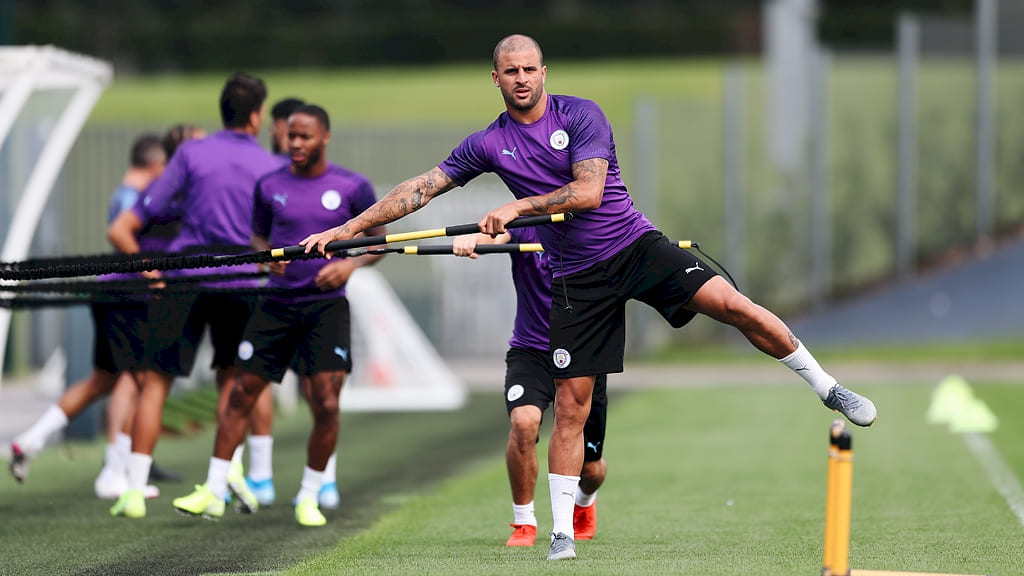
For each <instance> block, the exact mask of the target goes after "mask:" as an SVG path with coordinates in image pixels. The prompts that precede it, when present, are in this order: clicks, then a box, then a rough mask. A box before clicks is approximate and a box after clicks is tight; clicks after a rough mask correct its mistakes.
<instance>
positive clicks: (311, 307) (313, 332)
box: [235, 297, 352, 382]
mask: <svg viewBox="0 0 1024 576" xmlns="http://www.w3.org/2000/svg"><path fill="white" fill-rule="evenodd" d="M351 341H352V328H351V318H350V315H349V306H348V300H347V299H346V298H345V297H340V298H329V299H324V300H314V301H310V302H301V303H284V302H279V301H276V300H273V299H267V300H264V301H262V302H260V304H259V306H257V308H256V310H255V311H254V312H253V314H252V317H251V318H249V323H248V325H246V327H245V333H244V334H243V335H242V341H241V343H240V344H239V345H238V355H237V358H236V359H235V365H236V366H237V367H238V368H240V369H242V370H245V371H246V372H251V373H253V374H256V375H257V376H260V377H263V378H266V379H267V380H269V381H271V382H280V381H281V378H283V377H284V373H285V371H287V370H288V367H289V365H293V366H294V368H295V370H296V372H297V373H298V374H299V376H309V375H312V374H316V373H320V372H351V371H352V344H351Z"/></svg>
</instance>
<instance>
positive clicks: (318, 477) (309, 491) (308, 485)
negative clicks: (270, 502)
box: [295, 466, 324, 502]
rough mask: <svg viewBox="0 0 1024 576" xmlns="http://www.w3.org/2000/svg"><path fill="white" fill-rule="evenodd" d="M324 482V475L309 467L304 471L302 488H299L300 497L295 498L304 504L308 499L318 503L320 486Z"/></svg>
mask: <svg viewBox="0 0 1024 576" xmlns="http://www.w3.org/2000/svg"><path fill="white" fill-rule="evenodd" d="M323 482H324V473H323V472H317V471H316V470H313V469H312V468H310V467H309V466H306V467H304V468H303V469H302V487H301V488H299V495H298V496H296V497H295V501H296V502H302V501H303V500H305V499H306V498H311V499H313V500H314V501H316V499H317V497H318V496H319V495H320V486H321V485H323Z"/></svg>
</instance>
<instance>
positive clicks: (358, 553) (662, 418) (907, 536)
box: [0, 381, 1024, 576]
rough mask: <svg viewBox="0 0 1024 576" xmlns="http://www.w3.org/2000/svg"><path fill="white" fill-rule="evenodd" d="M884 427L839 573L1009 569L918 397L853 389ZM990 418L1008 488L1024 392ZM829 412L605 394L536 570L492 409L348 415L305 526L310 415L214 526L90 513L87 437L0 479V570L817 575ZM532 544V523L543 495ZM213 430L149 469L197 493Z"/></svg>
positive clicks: (1009, 393)
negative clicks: (251, 506)
mask: <svg viewBox="0 0 1024 576" xmlns="http://www.w3.org/2000/svg"><path fill="white" fill-rule="evenodd" d="M851 384H852V385H854V386H857V388H858V389H860V390H862V391H864V392H866V393H868V394H870V395H871V396H872V397H873V399H874V400H875V402H876V404H877V405H878V406H879V410H880V415H881V419H880V420H879V421H878V423H877V424H876V425H875V426H874V427H873V428H871V429H868V430H862V429H856V430H854V454H855V458H856V460H855V465H854V480H853V515H852V528H851V533H852V538H851V549H850V563H851V566H852V567H854V568H864V569H890V570H897V569H898V570H917V571H941V572H959V573H989V574H1020V573H1024V551H1022V548H1021V547H1020V546H1017V545H1015V543H1016V542H1019V540H1020V535H1021V531H1022V529H1024V527H1022V526H1021V521H1020V519H1019V518H1018V517H1017V516H1015V514H1014V513H1013V511H1012V510H1011V509H1010V507H1009V505H1008V504H1007V502H1006V500H1005V499H1004V498H1003V497H1002V496H1001V495H1000V493H999V492H998V491H997V490H996V489H995V488H994V487H993V484H992V482H991V480H990V479H989V478H988V476H987V475H986V473H985V470H984V469H983V467H982V466H981V465H980V464H979V462H978V460H977V459H976V458H975V457H974V455H973V454H972V453H971V451H970V450H969V449H968V447H967V444H966V443H965V442H964V441H963V439H962V438H961V437H959V436H956V435H953V434H951V433H950V432H949V431H948V430H946V429H945V428H943V427H938V426H930V425H928V424H926V423H925V419H924V414H925V411H926V409H927V405H928V401H929V395H930V392H931V389H930V388H929V387H926V386H919V385H904V384H901V383H899V382H876V383H872V384H870V385H867V384H858V383H851ZM973 384H974V386H975V390H976V393H977V394H978V396H980V397H981V398H983V399H984V400H985V401H986V402H987V403H988V404H989V405H990V406H991V407H992V408H993V409H994V410H995V411H996V413H997V414H998V415H999V417H1000V422H1001V423H1000V428H999V430H998V431H997V432H996V433H994V434H993V435H992V441H993V444H994V445H995V446H996V448H997V450H998V452H999V453H1000V455H1001V457H1002V458H1003V459H1004V460H1005V461H1006V462H1007V464H1008V465H1009V467H1010V468H1011V469H1012V470H1013V472H1014V473H1015V474H1016V476H1017V477H1018V478H1019V477H1021V476H1022V474H1024V449H1021V448H1020V447H1019V444H1020V443H1019V438H1020V437H1021V435H1022V433H1024V423H1021V421H1020V419H1019V418H1016V417H1015V414H1016V412H1017V410H1016V408H1015V407H1016V406H1020V405H1021V404H1022V403H1024V387H1020V386H1012V385H986V384H984V383H973ZM832 417H833V414H832V413H831V412H828V411H827V410H825V409H824V408H822V407H821V406H820V404H819V403H818V402H817V401H816V400H815V398H814V397H813V395H812V394H811V393H810V392H809V391H808V390H807V389H806V387H804V386H803V385H802V384H801V383H800V382H799V381H796V382H794V385H793V386H764V385H756V384H753V383H752V384H751V385H750V386H746V387H727V388H715V387H708V388H704V387H701V388H699V389H693V388H676V389H665V390H653V391H644V392H628V393H622V392H620V393H617V394H615V395H613V397H612V400H611V411H610V414H609V429H608V437H607V448H606V452H605V456H606V458H607V459H608V462H609V476H608V481H607V482H606V484H605V487H604V488H603V489H602V491H601V493H600V496H599V499H598V506H599V508H598V509H599V527H598V533H597V536H596V537H595V539H594V540H592V541H589V542H580V543H579V545H578V552H579V558H578V559H577V560H576V561H572V562H562V563H558V564H549V563H547V562H546V561H545V559H544V556H545V554H546V546H545V545H544V543H543V538H539V543H538V545H537V546H536V547H534V548H530V549H507V548H505V547H504V545H503V544H504V540H505V538H506V537H507V535H508V533H509V528H508V523H509V521H510V520H511V510H510V505H509V492H508V485H507V479H506V476H505V469H504V460H503V450H504V439H505V434H506V428H505V422H504V410H503V407H502V405H501V398H500V396H498V395H497V394H483V395H480V394H478V395H474V396H473V398H472V401H471V402H470V404H469V405H468V406H467V407H466V408H464V409H463V410H461V411H459V412H457V413H454V414H451V413H444V414H358V415H357V414H352V415H350V414H345V415H344V417H343V424H342V438H341V444H340V452H339V462H340V464H339V481H340V485H341V490H342V508H341V509H340V510H339V511H336V512H331V513H328V519H329V524H328V526H327V527H326V528H325V529H322V530H302V529H300V528H299V527H297V526H296V525H295V524H294V521H293V519H292V516H291V508H290V506H288V504H287V502H288V500H289V499H290V498H291V496H292V495H293V494H294V492H295V490H296V489H297V485H298V479H299V474H300V472H299V471H300V469H301V465H302V458H303V453H304V443H305V437H306V431H307V430H308V416H305V415H304V414H299V415H296V416H292V417H288V418H282V419H280V420H279V422H278V427H277V435H276V436H277V439H276V441H275V474H276V477H277V484H278V497H279V500H280V501H281V503H280V504H278V505H276V506H274V507H272V508H269V509H267V510H264V511H261V512H260V513H259V514H256V515H254V516H251V517H248V516H238V515H234V514H230V513H229V514H228V515H227V516H226V517H225V518H224V519H223V520H221V521H219V522H209V521H203V520H198V519H192V518H185V517H181V516H178V515H177V514H175V513H174V512H173V511H172V510H171V507H170V503H169V500H170V499H171V498H172V497H174V496H177V495H180V494H184V493H186V492H187V491H188V490H189V489H190V488H191V485H190V484H188V483H183V484H164V485H163V486H162V489H163V492H164V494H163V495H162V496H161V497H160V498H159V499H157V500H155V501H151V503H150V507H149V510H150V512H149V516H148V517H147V518H146V519H145V520H143V521H139V522H132V521H128V520H124V519H115V518H110V517H109V516H107V512H106V511H107V507H108V504H107V503H102V502H100V501H98V500H95V499H94V498H93V497H92V494H91V480H92V478H93V477H94V474H95V473H96V471H97V470H98V468H99V465H100V459H101V457H102V447H101V446H100V445H99V444H86V445H83V444H71V445H68V446H65V447H59V448H56V449H51V450H50V451H48V452H46V453H45V454H44V456H43V457H41V458H40V459H39V460H38V461H37V462H36V463H34V466H33V469H32V474H31V476H30V477H29V480H28V483H27V484H26V485H24V486H18V485H15V484H14V483H13V481H10V480H7V481H5V482H0V514H2V515H3V517H4V522H3V523H2V524H0V542H3V543H4V550H5V553H4V559H3V563H2V564H0V574H142V573H145V574H291V575H299V576H309V575H320V574H325V575H326V574H340V573H344V574H368V575H369V574H438V575H440V574H513V573H524V574H525V573H548V572H551V573H573V574H609V575H611V574H670V573H676V574H707V575H719V574H721V575H731V574H737V575H739V574H752V573H753V574H815V573H817V572H818V571H819V570H820V564H821V553H822V550H821V548H822V528H823V510H824V501H825V495H824V493H825V470H826V451H827V431H828V425H829V423H830V422H831V420H832ZM543 436H544V438H545V440H542V442H541V444H540V448H541V450H540V455H541V466H540V468H541V472H542V475H541V482H540V483H539V485H538V490H537V494H536V509H537V513H538V519H539V521H540V531H541V532H544V531H546V530H548V529H550V522H551V520H550V509H549V502H548V497H547V487H546V483H545V482H544V472H545V470H546V465H545V461H546V460H545V458H546V456H545V451H544V447H545V445H546V437H547V432H546V431H545V433H544V435H543ZM211 446H212V437H211V431H209V430H207V431H204V432H203V433H202V434H199V435H197V436H193V437H181V438H164V439H163V440H162V441H161V444H160V445H159V446H158V448H157V453H156V457H157V460H158V461H159V462H160V463H161V465H163V466H167V467H170V468H174V469H178V470H181V471H183V472H185V473H186V478H187V479H188V481H190V482H201V481H202V480H203V478H204V477H205V467H206V463H207V461H208V458H209V453H210V449H211Z"/></svg>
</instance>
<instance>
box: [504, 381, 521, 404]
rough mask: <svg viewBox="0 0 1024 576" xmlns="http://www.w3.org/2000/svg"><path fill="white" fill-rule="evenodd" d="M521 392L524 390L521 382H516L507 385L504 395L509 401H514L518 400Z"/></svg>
mask: <svg viewBox="0 0 1024 576" xmlns="http://www.w3.org/2000/svg"><path fill="white" fill-rule="evenodd" d="M523 392H524V390H523V386H522V384H516V385H514V386H510V387H509V389H508V395H507V396H505V397H506V398H508V401H509V402H515V401H516V400H519V399H520V398H522V397H523Z"/></svg>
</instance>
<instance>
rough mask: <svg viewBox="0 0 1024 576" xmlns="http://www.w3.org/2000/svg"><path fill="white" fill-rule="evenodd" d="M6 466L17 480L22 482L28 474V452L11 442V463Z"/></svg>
mask: <svg viewBox="0 0 1024 576" xmlns="http://www.w3.org/2000/svg"><path fill="white" fill-rule="evenodd" d="M7 467H8V468H9V469H10V471H11V476H14V479H15V480H17V481H18V482H24V481H25V477H26V476H28V454H26V453H25V451H24V450H22V449H21V447H20V446H18V444H17V443H16V442H11V463H10V464H8V465H7Z"/></svg>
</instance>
